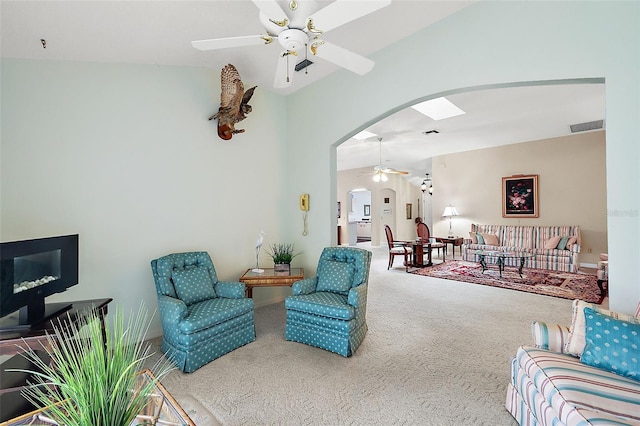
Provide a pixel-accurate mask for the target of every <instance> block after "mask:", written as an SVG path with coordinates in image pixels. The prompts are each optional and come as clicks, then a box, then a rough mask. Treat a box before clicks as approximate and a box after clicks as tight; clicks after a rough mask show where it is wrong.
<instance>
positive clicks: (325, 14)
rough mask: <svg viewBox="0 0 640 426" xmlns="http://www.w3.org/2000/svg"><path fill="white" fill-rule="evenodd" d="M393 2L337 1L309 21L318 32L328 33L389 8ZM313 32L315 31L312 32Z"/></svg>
mask: <svg viewBox="0 0 640 426" xmlns="http://www.w3.org/2000/svg"><path fill="white" fill-rule="evenodd" d="M390 4H391V0H372V1H353V0H336V1H334V2H333V3H331V4H329V5H328V6H327V7H323V8H322V9H320V10H319V11H317V12H316V13H314V14H312V15H311V16H310V17H309V19H310V20H311V22H312V24H313V27H314V28H315V29H316V31H319V32H321V33H322V32H327V31H329V30H332V29H334V28H337V27H339V26H341V25H344V24H346V23H347V22H350V21H353V20H355V19H358V18H360V17H362V16H365V15H368V14H369V13H371V12H375V11H376V10H378V9H382V8H383V7H386V6H389V5H390ZM312 31H313V30H312Z"/></svg>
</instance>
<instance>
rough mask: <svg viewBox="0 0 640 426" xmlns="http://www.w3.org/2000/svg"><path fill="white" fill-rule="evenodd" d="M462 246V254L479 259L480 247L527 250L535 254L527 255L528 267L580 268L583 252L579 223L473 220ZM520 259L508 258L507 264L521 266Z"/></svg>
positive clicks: (466, 258)
mask: <svg viewBox="0 0 640 426" xmlns="http://www.w3.org/2000/svg"><path fill="white" fill-rule="evenodd" d="M469 237H470V238H469V239H466V241H465V244H464V245H463V247H462V258H463V260H466V261H469V262H477V261H478V256H477V255H476V252H477V251H478V250H493V251H524V252H527V253H531V254H533V256H532V257H527V258H526V259H525V264H524V266H525V267H526V268H535V269H549V270H552V271H563V272H577V271H578V265H579V264H578V253H580V242H581V239H580V227H579V226H576V225H565V226H519V225H479V224H472V225H471V231H470V232H469ZM519 262H520V260H519V259H516V258H509V259H506V260H505V264H506V265H508V266H519Z"/></svg>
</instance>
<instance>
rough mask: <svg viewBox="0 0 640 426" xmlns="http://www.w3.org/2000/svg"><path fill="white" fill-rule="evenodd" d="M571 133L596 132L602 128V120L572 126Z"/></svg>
mask: <svg viewBox="0 0 640 426" xmlns="http://www.w3.org/2000/svg"><path fill="white" fill-rule="evenodd" d="M569 127H571V133H578V132H586V131H589V130H598V129H602V128H603V127H604V120H596V121H588V122H586V123H579V124H572V125H571V126H569Z"/></svg>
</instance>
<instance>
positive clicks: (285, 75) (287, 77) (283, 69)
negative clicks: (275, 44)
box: [273, 50, 296, 89]
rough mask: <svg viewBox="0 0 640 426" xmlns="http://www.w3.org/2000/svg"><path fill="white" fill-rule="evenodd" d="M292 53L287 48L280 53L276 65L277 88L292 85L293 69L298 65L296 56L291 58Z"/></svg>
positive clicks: (275, 83) (275, 84)
mask: <svg viewBox="0 0 640 426" xmlns="http://www.w3.org/2000/svg"><path fill="white" fill-rule="evenodd" d="M290 56H291V55H289V54H288V52H287V51H286V50H285V51H284V52H282V53H281V54H280V57H279V58H278V66H277V67H276V77H275V80H274V81H273V87H275V88H276V89H282V88H285V87H289V86H291V78H292V76H293V70H294V68H295V66H296V60H295V58H291V57H290Z"/></svg>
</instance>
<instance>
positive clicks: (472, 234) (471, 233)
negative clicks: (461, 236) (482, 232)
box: [469, 232, 478, 244]
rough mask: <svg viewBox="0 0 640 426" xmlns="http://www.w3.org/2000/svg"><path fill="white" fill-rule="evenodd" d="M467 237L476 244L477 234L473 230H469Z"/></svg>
mask: <svg viewBox="0 0 640 426" xmlns="http://www.w3.org/2000/svg"><path fill="white" fill-rule="evenodd" d="M469 237H471V243H473V244H478V236H477V235H476V233H475V232H469Z"/></svg>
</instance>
